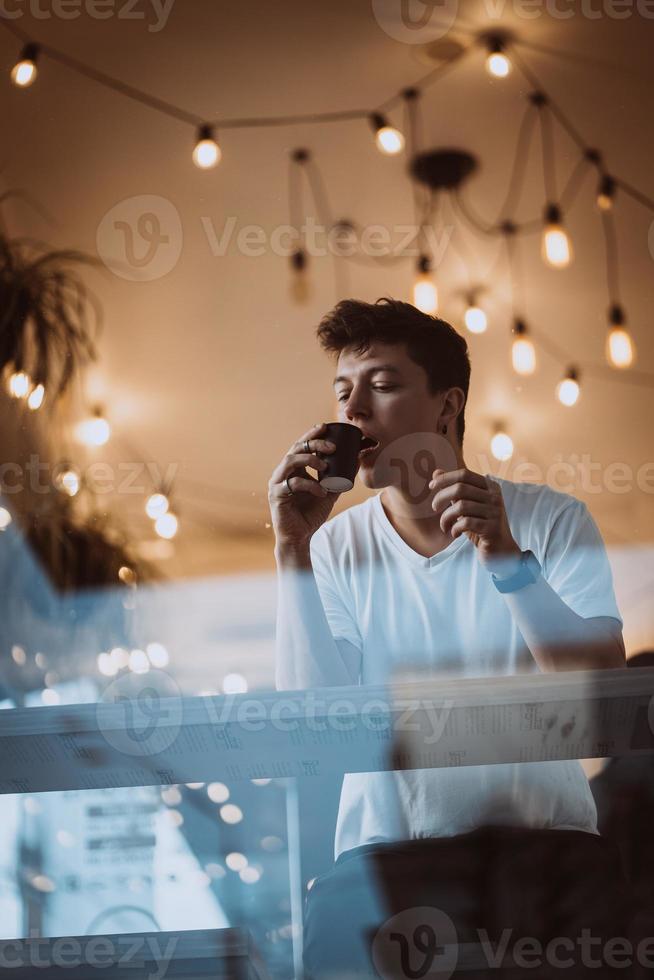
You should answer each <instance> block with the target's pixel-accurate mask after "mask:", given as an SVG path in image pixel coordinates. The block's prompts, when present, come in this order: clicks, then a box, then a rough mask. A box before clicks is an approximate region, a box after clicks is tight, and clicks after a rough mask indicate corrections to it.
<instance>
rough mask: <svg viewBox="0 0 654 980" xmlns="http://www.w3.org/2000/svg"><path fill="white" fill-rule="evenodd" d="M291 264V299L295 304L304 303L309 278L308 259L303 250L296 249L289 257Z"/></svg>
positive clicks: (308, 289)
mask: <svg viewBox="0 0 654 980" xmlns="http://www.w3.org/2000/svg"><path fill="white" fill-rule="evenodd" d="M290 263H291V298H292V299H293V300H294V302H296V303H306V302H307V300H308V299H309V294H310V288H309V276H308V274H307V265H308V264H309V259H308V256H307V253H306V252H305V251H304V249H303V248H298V249H296V250H295V252H293V254H292V255H291V256H290Z"/></svg>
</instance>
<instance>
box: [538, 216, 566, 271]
mask: <svg viewBox="0 0 654 980" xmlns="http://www.w3.org/2000/svg"><path fill="white" fill-rule="evenodd" d="M542 255H543V261H544V262H546V263H547V264H548V265H551V266H552V267H553V268H554V269H563V268H565V266H567V265H570V262H571V261H572V245H571V244H570V239H569V237H568V234H567V232H566V230H565V228H564V227H563V224H562V221H561V209H560V208H559V207H558V205H556V204H548V205H547V207H546V208H545V227H544V228H543V240H542Z"/></svg>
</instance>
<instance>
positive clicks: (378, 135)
mask: <svg viewBox="0 0 654 980" xmlns="http://www.w3.org/2000/svg"><path fill="white" fill-rule="evenodd" d="M370 125H371V126H372V128H373V131H374V134H375V143H376V144H377V149H378V150H380V151H381V152H382V153H385V154H386V155H387V156H395V154H396V153H401V152H402V150H403V149H404V136H403V135H402V133H401V132H400V131H399V129H396V128H395V126H389V124H388V121H387V120H386V117H385V116H382V115H381V113H378V112H375V113H373V115H372V116H371V117H370Z"/></svg>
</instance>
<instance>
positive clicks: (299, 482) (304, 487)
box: [272, 476, 329, 500]
mask: <svg viewBox="0 0 654 980" xmlns="http://www.w3.org/2000/svg"><path fill="white" fill-rule="evenodd" d="M288 486H289V487H290V488H291V490H292V491H293V493H292V494H290V493H289V492H288V487H287V485H286V480H284V481H283V482H282V483H277V484H276V485H275V486H274V487H273V488H272V495H273V496H274V497H275V498H277V499H279V500H283V499H286V500H291V499H292V497H294V496H295V494H297V493H310V494H313V496H314V497H326V496H327V494H328V493H329V491H328V490H325V489H324V488H323V487H321V486H320V484H319V483H318V481H317V480H313V479H311V477H310V476H289V477H288Z"/></svg>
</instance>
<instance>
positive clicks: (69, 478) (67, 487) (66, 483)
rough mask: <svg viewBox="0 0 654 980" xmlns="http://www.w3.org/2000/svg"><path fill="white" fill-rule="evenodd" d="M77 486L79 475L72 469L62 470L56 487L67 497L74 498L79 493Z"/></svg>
mask: <svg viewBox="0 0 654 980" xmlns="http://www.w3.org/2000/svg"><path fill="white" fill-rule="evenodd" d="M79 485H80V478H79V473H78V472H77V471H76V470H73V469H67V470H64V471H63V473H62V474H61V475H60V476H59V477H58V479H57V486H58V487H59V489H60V490H61V491H62V492H63V493H65V494H67V495H68V496H69V497H74V496H75V495H76V494H77V493H79Z"/></svg>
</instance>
